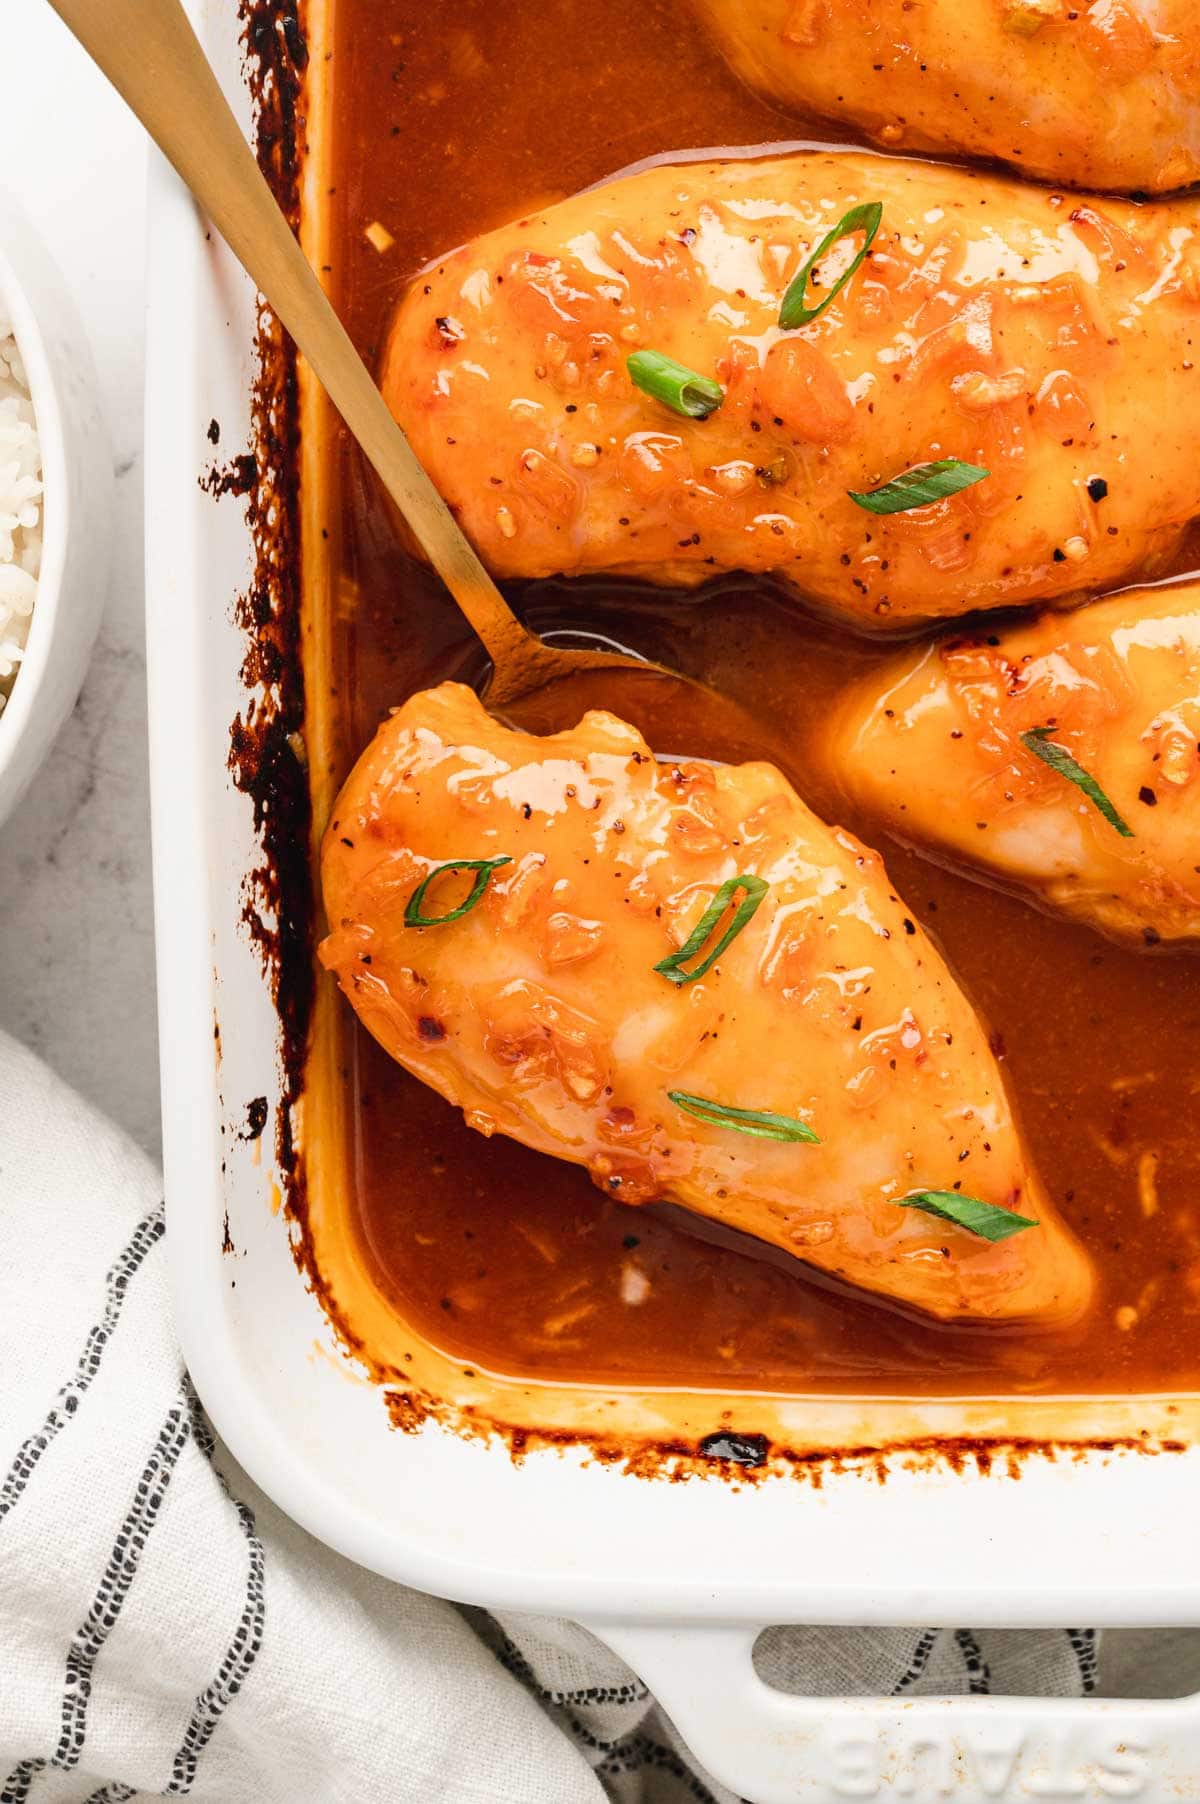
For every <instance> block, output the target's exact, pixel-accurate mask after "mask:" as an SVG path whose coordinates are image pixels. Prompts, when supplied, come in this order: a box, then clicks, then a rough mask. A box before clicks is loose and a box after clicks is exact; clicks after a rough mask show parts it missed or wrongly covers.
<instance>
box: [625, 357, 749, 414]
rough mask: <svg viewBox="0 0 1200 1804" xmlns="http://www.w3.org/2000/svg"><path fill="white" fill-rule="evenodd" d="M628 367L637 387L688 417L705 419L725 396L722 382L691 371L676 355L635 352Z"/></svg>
mask: <svg viewBox="0 0 1200 1804" xmlns="http://www.w3.org/2000/svg"><path fill="white" fill-rule="evenodd" d="M625 368H626V369H627V370H628V371H629V379H630V381H631V382H632V383H633V385H634V387H635V388H640V389H642V390H644V392H645V393H646V394H648V395H653V396H654V399H655V400H656V401H661V402H662V404H663V406H664V407H669V408H670V409H671V411H672V413H682V414H684V415H686V417H687V418H688V419H689V420H706V419H707V418H708V416H709V414H710V413H715V412H716V411H717V408H718V407H719V406H720V405H721V403H722V401H723V400H724V399H725V390H724V389H723V388H722V387H721V384H720V383H719V382H714V381H713V380H712V378H711V377H710V376H701V375H699V374H698V373H697V372H696V371H695V370H689V369H688V367H687V365H686V363H676V361H675V359H674V358H673V357H664V356H663V354H662V352H661V351H635V352H634V353H633V355H632V356H631V357H627V358H626V359H625Z"/></svg>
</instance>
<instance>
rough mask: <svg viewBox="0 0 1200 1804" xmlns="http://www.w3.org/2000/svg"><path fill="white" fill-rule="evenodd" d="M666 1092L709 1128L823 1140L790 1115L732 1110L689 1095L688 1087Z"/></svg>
mask: <svg viewBox="0 0 1200 1804" xmlns="http://www.w3.org/2000/svg"><path fill="white" fill-rule="evenodd" d="M667 1095H668V1096H669V1097H670V1099H671V1101H672V1102H673V1103H674V1104H675V1107H676V1108H677V1109H682V1110H683V1112H684V1114H685V1115H694V1116H695V1117H696V1120H697V1121H703V1122H705V1123H707V1125H708V1126H709V1127H725V1128H732V1129H733V1131H734V1132H735V1133H736V1134H753V1135H754V1137H755V1138H756V1139H758V1140H804V1141H807V1142H808V1144H809V1145H810V1146H820V1144H821V1142H820V1140H819V1139H818V1137H817V1135H816V1134H814V1133H813V1131H812V1129H811V1128H810V1127H809V1126H808V1125H807V1123H805V1122H803V1121H795V1120H793V1118H792V1117H791V1116H790V1115H769V1114H767V1112H766V1110H765V1109H731V1108H730V1107H729V1106H728V1104H726V1103H723V1102H709V1100H708V1099H707V1097H704V1096H690V1095H689V1094H688V1092H687V1091H686V1090H668V1091H667Z"/></svg>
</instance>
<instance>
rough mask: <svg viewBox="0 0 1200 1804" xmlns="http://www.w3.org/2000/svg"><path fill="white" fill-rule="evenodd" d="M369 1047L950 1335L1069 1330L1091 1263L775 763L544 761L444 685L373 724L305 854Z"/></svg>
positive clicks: (863, 868)
mask: <svg viewBox="0 0 1200 1804" xmlns="http://www.w3.org/2000/svg"><path fill="white" fill-rule="evenodd" d="M322 878H323V885H324V896H325V905H326V910H327V913H328V917H329V922H330V929H331V931H330V934H329V937H328V938H327V939H326V940H325V942H324V944H323V946H322V948H321V957H322V960H323V962H324V963H325V965H326V966H327V967H328V968H329V969H330V970H332V971H333V972H335V973H336V975H337V978H338V981H339V982H340V984H341V985H342V988H343V989H344V990H345V992H346V995H347V996H348V997H349V999H350V1001H351V1003H352V1004H353V1006H354V1008H355V1010H356V1011H357V1013H358V1014H359V1016H360V1017H361V1019H362V1021H363V1022H364V1024H365V1025H366V1026H367V1027H368V1028H369V1029H370V1031H371V1032H372V1033H373V1034H374V1035H375V1036H376V1038H377V1039H378V1040H379V1041H380V1042H381V1043H382V1044H383V1045H384V1047H386V1049H387V1050H388V1051H389V1052H390V1053H391V1054H392V1055H393V1056H394V1057H395V1058H396V1059H398V1060H399V1061H400V1062H401V1064H403V1065H404V1066H405V1067H406V1068H407V1069H408V1070H409V1071H411V1072H413V1073H414V1074H415V1075H416V1076H418V1077H420V1078H421V1079H423V1080H424V1081H425V1082H426V1083H427V1084H430V1085H432V1086H433V1087H434V1088H435V1089H436V1090H438V1091H439V1092H440V1093H441V1094H442V1095H443V1096H445V1097H446V1098H447V1099H448V1100H450V1101H451V1102H453V1103H455V1104H456V1105H457V1106H458V1107H459V1108H461V1109H463V1110H464V1111H465V1114H466V1118H467V1120H468V1122H469V1123H470V1124H471V1125H472V1126H474V1127H476V1128H478V1129H479V1131H480V1132H481V1133H483V1134H485V1135H491V1134H495V1133H501V1134H507V1135H510V1136H512V1137H513V1138H514V1139H517V1140H520V1141H522V1142H524V1143H525V1144H526V1145H528V1146H531V1147H534V1148H536V1149H537V1150H539V1151H541V1152H546V1153H555V1154H557V1155H558V1156H559V1157H560V1158H563V1159H569V1160H571V1161H573V1162H574V1163H576V1164H579V1165H583V1166H586V1168H587V1170H588V1171H589V1173H590V1174H591V1177H592V1179H593V1181H594V1182H595V1183H596V1184H597V1185H598V1186H599V1187H600V1188H601V1189H602V1190H603V1191H604V1192H605V1193H606V1194H607V1195H609V1196H612V1197H615V1198H617V1199H619V1200H622V1201H625V1202H628V1203H631V1204H640V1203H648V1202H652V1201H654V1200H656V1199H659V1198H666V1199H670V1200H673V1201H675V1202H677V1203H680V1204H682V1205H684V1206H685V1207H686V1208H689V1209H692V1210H696V1211H698V1212H700V1213H701V1214H704V1215H707V1216H711V1217H714V1218H716V1219H717V1220H719V1221H721V1222H724V1223H726V1224H728V1225H730V1226H732V1227H735V1228H739V1229H742V1230H743V1231H745V1232H746V1233H749V1234H752V1235H755V1236H757V1237H758V1238H759V1239H761V1240H765V1241H770V1242H773V1243H774V1244H775V1245H776V1246H779V1247H782V1248H784V1249H785V1250H786V1251H787V1252H789V1253H791V1254H793V1255H794V1256H795V1257H796V1258H797V1259H802V1260H805V1261H807V1262H808V1263H809V1264H810V1265H813V1266H816V1267H819V1268H820V1269H821V1270H823V1271H825V1272H829V1273H832V1274H834V1275H835V1276H836V1277H838V1278H840V1279H843V1280H845V1281H847V1282H849V1283H851V1284H854V1285H858V1286H861V1287H863V1288H864V1289H867V1290H870V1291H874V1292H877V1293H880V1294H882V1295H884V1296H886V1297H889V1298H892V1299H894V1300H895V1301H897V1302H899V1303H902V1304H906V1305H910V1306H911V1307H913V1308H915V1309H919V1310H923V1311H926V1312H928V1313H929V1314H931V1315H934V1316H939V1317H946V1318H956V1319H958V1318H969V1319H973V1320H974V1319H977V1320H1009V1319H1014V1318H1032V1319H1036V1320H1040V1321H1044V1322H1050V1321H1061V1320H1064V1319H1070V1318H1072V1317H1074V1316H1076V1315H1077V1314H1078V1313H1079V1312H1080V1311H1081V1310H1082V1309H1083V1307H1084V1306H1085V1304H1086V1302H1087V1299H1088V1296H1089V1292H1090V1288H1091V1270H1090V1266H1089V1263H1088V1260H1087V1258H1086V1256H1085V1255H1084V1254H1083V1252H1082V1251H1081V1250H1080V1248H1079V1247H1078V1245H1077V1244H1076V1242H1075V1240H1074V1239H1073V1238H1072V1236H1071V1235H1070V1233H1069V1232H1068V1231H1067V1229H1066V1228H1065V1227H1064V1226H1063V1225H1062V1223H1061V1222H1060V1221H1059V1220H1058V1219H1057V1217H1056V1216H1055V1214H1054V1211H1053V1209H1052V1208H1051V1206H1050V1205H1049V1203H1048V1201H1047V1198H1046V1196H1045V1195H1044V1194H1043V1193H1042V1191H1041V1189H1040V1187H1039V1184H1038V1180H1037V1178H1036V1175H1035V1174H1034V1173H1033V1171H1032V1170H1031V1169H1030V1166H1029V1163H1028V1161H1027V1158H1026V1156H1025V1153H1024V1151H1023V1149H1022V1146H1021V1142H1020V1139H1019V1136H1018V1133H1017V1129H1016V1127H1015V1125H1014V1121H1013V1117H1012V1112H1011V1109H1010V1106H1009V1102H1008V1099H1007V1097H1006V1095H1005V1091H1004V1085H1003V1081H1002V1079H1001V1076H1000V1073H999V1071H998V1069H997V1066H996V1062H995V1060H994V1058H993V1056H992V1053H991V1052H990V1050H989V1048H988V1043H987V1038H986V1035H985V1033H984V1031H983V1029H982V1028H981V1026H980V1023H979V1022H978V1020H977V1019H976V1017H975V1015H974V1013H973V1011H972V1009H971V1007H970V1005H969V1004H968V1003H967V1001H966V1000H965V998H964V997H963V995H962V994H961V992H960V991H959V989H958V988H957V986H956V984H955V982H954V980H953V978H952V977H951V975H950V973H949V972H948V970H947V968H946V966H945V965H944V963H943V962H942V959H941V958H940V956H939V955H938V953H937V952H936V950H935V949H934V947H933V946H932V945H931V944H930V942H929V941H928V940H927V939H926V937H925V935H924V934H923V932H922V931H921V929H920V928H919V927H918V926H917V925H916V923H915V922H914V921H913V920H912V918H911V916H910V915H909V914H908V913H907V911H906V909H905V906H904V904H903V902H901V901H900V900H899V899H898V898H897V896H896V895H895V894H894V893H893V892H892V890H891V889H890V887H889V885H888V880H887V876H886V873H885V872H884V870H883V868H882V865H881V863H880V860H879V858H878V857H877V856H876V855H875V854H874V853H872V852H869V851H867V850H866V849H865V848H864V847H862V846H861V845H859V844H858V842H857V841H856V840H854V839H852V838H851V837H850V836H849V835H848V834H846V833H843V832H841V831H839V830H837V829H833V828H828V827H826V826H824V825H823V824H822V823H821V822H820V821H819V820H817V819H816V817H815V816H814V815H813V814H811V813H810V811H809V810H808V809H807V808H806V807H805V806H804V804H803V803H802V802H801V801H800V799H799V797H798V796H797V795H796V794H795V792H794V791H793V790H792V789H791V788H790V787H789V785H788V784H787V783H786V782H785V781H784V779H783V778H782V776H781V775H780V774H779V772H778V771H777V770H775V769H774V768H773V767H772V766H770V765H767V764H747V765H743V766H741V767H739V768H733V767H728V766H718V767H713V766H711V765H709V764H704V763H664V764H659V763H657V762H656V761H655V759H654V757H653V756H652V755H651V752H650V749H649V747H648V746H647V745H646V743H645V742H644V740H643V739H642V738H641V736H640V735H639V734H638V733H637V732H636V731H635V730H634V729H633V728H632V727H629V726H626V725H625V724H623V723H622V722H621V721H620V720H618V719H616V718H615V717H614V716H612V715H609V714H603V713H589V714H588V715H586V716H585V717H584V719H583V720H582V721H581V722H580V724H579V726H578V727H576V728H575V729H574V730H573V731H569V732H562V733H558V734H555V735H554V736H553V737H549V738H544V739H543V738H537V737H534V736H532V735H529V734H526V733H520V732H515V731H512V730H510V729H508V728H506V727H503V726H500V725H498V724H497V723H496V722H495V721H494V720H493V719H491V718H490V717H489V715H488V714H487V713H486V712H485V711H484V709H483V707H482V706H481V704H480V703H479V701H478V700H477V698H476V697H475V696H474V694H473V693H472V692H471V691H469V690H467V689H465V688H462V687H460V686H458V685H456V684H445V685H443V686H442V687H441V688H439V689H435V690H433V691H429V692H426V693H423V694H419V695H417V696H415V697H414V698H413V699H412V700H410V701H409V702H407V703H406V704H405V705H404V706H403V707H402V708H400V709H399V710H398V711H397V712H396V713H395V714H394V715H393V716H392V718H391V719H390V720H389V721H388V722H387V724H386V725H385V726H384V727H382V728H381V730H380V732H379V733H378V735H377V736H376V738H375V740H374V742H373V744H372V745H371V746H370V747H369V748H368V750H367V752H366V753H365V754H364V756H363V757H362V759H361V760H360V762H359V764H358V766H357V767H356V769H355V770H354V772H353V773H352V775H351V777H350V779H349V781H348V783H347V784H346V787H345V789H344V790H343V792H342V794H341V796H340V798H339V800H338V802H337V805H336V807H335V810H334V817H333V819H332V822H331V824H330V826H329V829H328V832H327V834H326V836H325V842H324V848H323V853H322Z"/></svg>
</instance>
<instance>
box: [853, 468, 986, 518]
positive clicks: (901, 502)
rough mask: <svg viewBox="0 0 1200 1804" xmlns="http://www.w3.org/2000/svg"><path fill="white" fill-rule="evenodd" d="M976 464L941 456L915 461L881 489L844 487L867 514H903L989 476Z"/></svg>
mask: <svg viewBox="0 0 1200 1804" xmlns="http://www.w3.org/2000/svg"><path fill="white" fill-rule="evenodd" d="M990 474H991V472H990V471H988V470H981V469H980V468H979V465H978V464H965V463H963V462H962V461H961V459H959V458H957V457H943V458H942V459H941V460H940V461H939V462H938V463H935V464H914V466H913V468H912V469H911V470H905V471H904V473H903V475H901V476H893V478H892V480H891V481H890V482H885V483H884V484H883V486H882V488H878V489H867V490H866V491H865V492H863V491H860V490H857V489H847V491H846V493H847V494H848V495H849V497H850V499H851V501H853V502H855V503H857V505H858V506H859V507H865V508H866V510H867V512H868V513H869V514H906V513H908V511H909V509H910V508H914V507H926V506H927V505H928V504H929V502H931V501H942V500H944V499H945V497H946V496H947V495H957V494H958V492H959V490H960V489H969V488H972V487H973V486H974V485H975V483H977V482H982V481H983V479H984V477H985V476H988V475H990Z"/></svg>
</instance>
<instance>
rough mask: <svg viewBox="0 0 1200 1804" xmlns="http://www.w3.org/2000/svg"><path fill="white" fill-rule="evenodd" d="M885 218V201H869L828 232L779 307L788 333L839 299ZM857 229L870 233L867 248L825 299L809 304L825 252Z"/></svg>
mask: <svg viewBox="0 0 1200 1804" xmlns="http://www.w3.org/2000/svg"><path fill="white" fill-rule="evenodd" d="M882 218H883V207H882V204H881V203H880V202H879V201H877V200H872V201H867V202H865V203H864V205H863V206H861V207H851V209H850V211H849V212H848V213H845V214H843V216H842V217H841V219H839V220H838V222H837V224H836V225H835V226H834V228H833V230H832V232H828V233H826V235H825V237H824V238H822V240H821V242H820V244H818V246H817V248H816V250H815V251H814V252H813V254H812V256H811V257H810V258H809V259H808V262H807V263H806V264H805V265H804V268H803V269H802V270H801V271H800V274H799V275H798V276H796V277H795V279H794V280H793V281H792V282H790V283H789V284H788V290H787V293H786V294H785V295H784V297H783V304H782V305H781V307H780V309H779V323H780V325H781V326H782V327H783V329H784V331H785V332H794V331H795V329H796V327H797V326H807V324H808V322H809V320H813V319H816V317H817V315H818V314H821V313H824V311H825V309H826V307H828V305H829V303H830V302H831V301H834V300H836V299H837V297H838V295H839V294H840V293H841V292H842V289H843V288H844V287H845V286H846V283H847V282H848V281H849V280H850V278H851V276H852V275H853V274H854V272H855V270H856V269H857V268H858V266H859V264H860V263H861V262H862V260H863V258H864V257H865V256H866V254H867V252H868V251H869V250H870V248H871V246H872V245H873V244H874V242H875V234H876V232H877V231H878V230H879V222H880V220H881V219H882ZM855 232H864V233H865V234H866V236H865V237H864V239H863V247H862V249H861V250H860V251H859V253H858V255H857V257H855V259H854V261H853V263H851V264H850V266H849V268H848V269H844V270H843V271H842V273H841V275H840V276H839V277H838V279H837V281H836V282H835V283H834V285H833V287H832V288H831V289H830V290H829V293H828V294H827V295H826V296H825V298H824V300H822V301H820V302H818V304H817V305H816V306H815V307H809V306H807V305H806V303H805V300H804V296H805V294H806V293H807V291H808V284H809V280H810V278H811V276H812V272H813V270H814V269H815V268H816V266H817V264H818V263H819V262H820V261H821V258H822V257H823V256H824V255H825V252H826V251H827V250H829V249H831V248H832V246H833V245H835V244H836V243H837V241H838V239H839V238H851V237H853V235H854V233H855Z"/></svg>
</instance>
